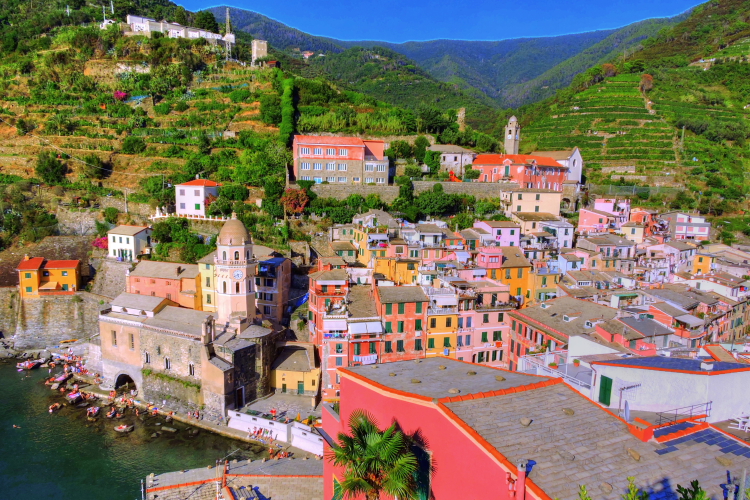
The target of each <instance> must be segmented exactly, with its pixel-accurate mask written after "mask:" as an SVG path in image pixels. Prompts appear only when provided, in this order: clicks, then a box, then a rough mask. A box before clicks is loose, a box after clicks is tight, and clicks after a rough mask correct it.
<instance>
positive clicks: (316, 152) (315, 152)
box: [313, 148, 323, 155]
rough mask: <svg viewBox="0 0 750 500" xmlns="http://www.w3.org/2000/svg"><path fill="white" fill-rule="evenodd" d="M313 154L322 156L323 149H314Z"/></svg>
mask: <svg viewBox="0 0 750 500" xmlns="http://www.w3.org/2000/svg"><path fill="white" fill-rule="evenodd" d="M313 154H316V155H322V154H323V148H315V149H313Z"/></svg>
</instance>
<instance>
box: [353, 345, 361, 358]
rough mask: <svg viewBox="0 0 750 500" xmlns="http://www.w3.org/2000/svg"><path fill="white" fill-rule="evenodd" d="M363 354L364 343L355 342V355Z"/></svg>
mask: <svg viewBox="0 0 750 500" xmlns="http://www.w3.org/2000/svg"><path fill="white" fill-rule="evenodd" d="M360 354H362V344H354V355H355V356H359V355H360Z"/></svg>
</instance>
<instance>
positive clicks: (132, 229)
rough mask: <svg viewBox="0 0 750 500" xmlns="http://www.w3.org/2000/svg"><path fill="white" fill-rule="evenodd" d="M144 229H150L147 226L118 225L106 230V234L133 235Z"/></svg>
mask: <svg viewBox="0 0 750 500" xmlns="http://www.w3.org/2000/svg"><path fill="white" fill-rule="evenodd" d="M146 229H150V227H149V226H130V225H125V224H123V225H120V226H117V227H114V228H112V229H110V230H109V231H107V234H117V235H122V236H135V235H136V234H138V233H140V232H141V231H145V230H146Z"/></svg>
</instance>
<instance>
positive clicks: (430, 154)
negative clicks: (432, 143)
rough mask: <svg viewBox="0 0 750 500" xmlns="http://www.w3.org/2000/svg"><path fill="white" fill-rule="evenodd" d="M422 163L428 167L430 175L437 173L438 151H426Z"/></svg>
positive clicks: (438, 165)
mask: <svg viewBox="0 0 750 500" xmlns="http://www.w3.org/2000/svg"><path fill="white" fill-rule="evenodd" d="M424 163H425V165H427V166H428V167H430V175H437V173H438V172H439V171H440V153H439V152H438V151H426V152H425V154H424Z"/></svg>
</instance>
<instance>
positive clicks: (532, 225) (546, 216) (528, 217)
mask: <svg viewBox="0 0 750 500" xmlns="http://www.w3.org/2000/svg"><path fill="white" fill-rule="evenodd" d="M510 219H511V220H512V221H513V222H515V223H516V224H518V225H519V226H521V234H529V233H534V232H537V231H541V230H542V223H543V222H545V221H555V222H557V221H559V220H560V218H559V217H557V216H556V215H554V214H551V213H549V212H512V213H511V215H510Z"/></svg>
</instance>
